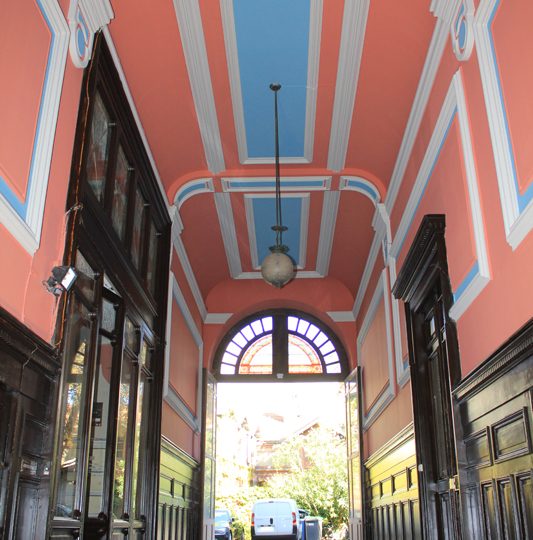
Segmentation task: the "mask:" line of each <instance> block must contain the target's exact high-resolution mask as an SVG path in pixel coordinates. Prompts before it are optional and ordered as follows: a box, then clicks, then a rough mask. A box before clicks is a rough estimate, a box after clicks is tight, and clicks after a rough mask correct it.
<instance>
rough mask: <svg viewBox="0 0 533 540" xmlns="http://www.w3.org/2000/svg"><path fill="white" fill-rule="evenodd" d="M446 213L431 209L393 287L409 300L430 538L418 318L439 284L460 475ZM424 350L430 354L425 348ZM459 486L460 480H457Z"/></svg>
mask: <svg viewBox="0 0 533 540" xmlns="http://www.w3.org/2000/svg"><path fill="white" fill-rule="evenodd" d="M444 230H445V218H444V216H443V215H426V216H424V218H423V219H422V222H421V224H420V227H419V230H418V232H417V234H416V237H415V239H414V241H413V244H412V245H411V248H410V249H409V252H408V254H407V257H406V259H405V261H404V264H403V266H402V269H401V271H400V272H399V274H398V279H397V280H396V283H395V284H394V287H393V294H394V296H395V297H396V298H397V299H401V300H403V301H404V303H405V314H406V324H407V334H408V342H409V365H410V371H411V390H412V398H413V419H414V427H415V443H416V453H417V461H418V464H419V467H418V469H419V470H418V479H419V494H420V509H421V520H422V530H423V532H424V537H425V538H432V537H435V534H436V531H437V525H438V523H437V513H436V508H435V507H434V506H432V505H431V504H430V501H429V490H428V486H427V480H426V475H425V472H424V469H427V468H428V467H429V466H430V463H431V460H432V454H431V442H430V436H429V434H428V431H427V430H426V429H424V422H423V414H422V411H423V410H424V403H425V402H424V398H423V392H424V389H423V388H418V383H419V381H418V375H417V357H420V356H419V355H420V354H421V353H422V351H420V349H419V340H418V339H417V338H418V336H417V332H416V328H415V327H414V323H415V321H414V319H415V317H416V315H417V310H418V309H419V308H420V307H421V306H422V304H423V303H424V301H425V300H426V299H427V295H428V293H429V292H430V291H431V290H432V289H433V288H434V287H435V286H436V285H438V286H439V288H440V291H441V293H442V299H443V304H444V308H445V309H444V311H445V313H444V317H445V329H446V344H447V347H446V349H447V350H446V352H447V354H446V360H447V362H446V366H445V368H447V377H448V386H449V388H448V390H449V394H450V395H449V402H450V407H449V409H448V412H449V419H450V432H449V437H448V440H447V441H446V442H445V444H446V451H447V453H448V455H449V456H450V457H451V459H452V460H453V463H452V464H451V466H452V468H453V469H454V474H453V476H455V475H456V474H457V453H456V447H457V444H456V442H457V440H458V439H457V436H458V435H459V434H458V433H457V432H456V426H454V421H453V410H452V401H451V391H452V390H453V388H454V387H455V386H457V384H458V383H459V381H460V380H461V365H460V359H459V348H458V342H457V331H456V327H455V323H454V322H453V321H452V320H451V319H450V318H449V315H448V314H449V310H450V308H451V306H452V304H453V294H452V290H451V285H450V278H449V275H448V264H447V259H446V244H445V239H444ZM422 354H425V352H423V353H422ZM456 488H457V486H456ZM459 523H460V516H458V515H455V516H454V526H455V527H457V528H459Z"/></svg>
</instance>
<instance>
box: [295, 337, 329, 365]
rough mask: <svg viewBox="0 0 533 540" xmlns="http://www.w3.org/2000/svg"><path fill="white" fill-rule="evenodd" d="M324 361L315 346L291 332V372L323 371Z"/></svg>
mask: <svg viewBox="0 0 533 540" xmlns="http://www.w3.org/2000/svg"><path fill="white" fill-rule="evenodd" d="M322 371H323V370H322V363H321V362H320V358H319V357H318V354H317V353H316V352H315V350H314V349H313V347H311V345H309V344H308V343H307V342H306V341H304V340H303V339H301V338H299V337H298V336H295V335H293V334H289V373H322Z"/></svg>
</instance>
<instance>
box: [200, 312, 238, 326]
mask: <svg viewBox="0 0 533 540" xmlns="http://www.w3.org/2000/svg"><path fill="white" fill-rule="evenodd" d="M231 317H233V313H208V314H207V315H206V316H205V318H204V323H205V324H226V322H228V320H229V319H230V318H231Z"/></svg>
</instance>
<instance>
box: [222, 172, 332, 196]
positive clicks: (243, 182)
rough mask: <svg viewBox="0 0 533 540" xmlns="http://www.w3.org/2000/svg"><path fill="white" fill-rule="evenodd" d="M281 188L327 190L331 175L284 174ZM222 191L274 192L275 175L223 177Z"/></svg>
mask: <svg viewBox="0 0 533 540" xmlns="http://www.w3.org/2000/svg"><path fill="white" fill-rule="evenodd" d="M280 181H281V189H282V190H283V192H284V193H286V192H288V191H302V190H305V191H327V190H329V189H331V176H282V177H281V178H280ZM221 182H222V191H225V192H228V193H259V192H267V193H270V192H272V193H274V192H275V191H276V178H275V177H274V176H255V177H226V178H222V179H221Z"/></svg>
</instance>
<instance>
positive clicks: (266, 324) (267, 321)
mask: <svg viewBox="0 0 533 540" xmlns="http://www.w3.org/2000/svg"><path fill="white" fill-rule="evenodd" d="M261 322H262V323H263V328H264V329H265V332H271V331H272V317H264V318H263V319H261Z"/></svg>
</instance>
